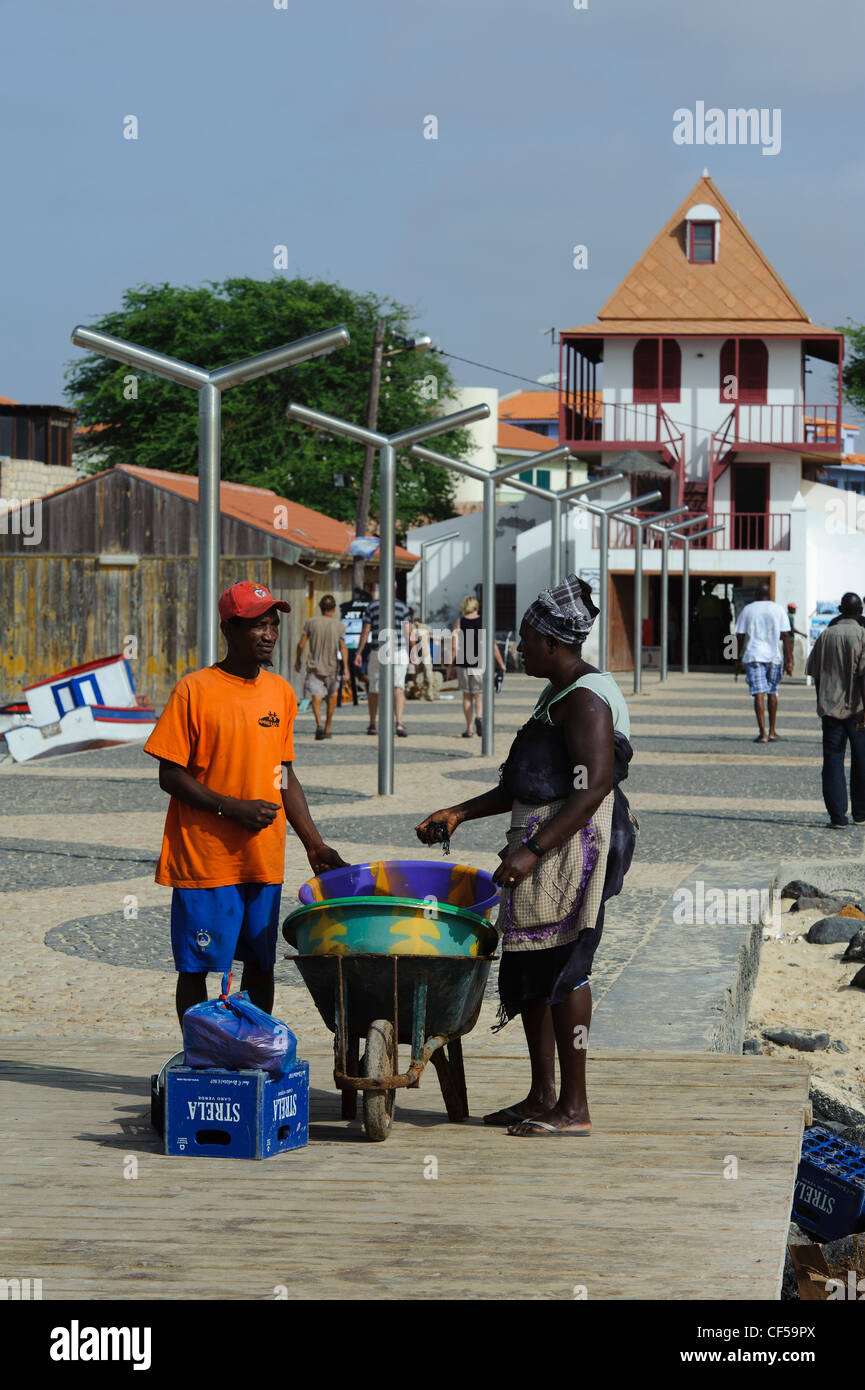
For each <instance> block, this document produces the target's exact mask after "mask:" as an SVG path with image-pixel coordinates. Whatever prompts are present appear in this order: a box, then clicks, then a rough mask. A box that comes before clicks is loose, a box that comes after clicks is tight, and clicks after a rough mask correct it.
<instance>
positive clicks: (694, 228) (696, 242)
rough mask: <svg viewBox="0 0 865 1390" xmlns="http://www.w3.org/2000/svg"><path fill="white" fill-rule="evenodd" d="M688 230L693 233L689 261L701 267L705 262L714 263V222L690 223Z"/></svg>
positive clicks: (689, 248)
mask: <svg viewBox="0 0 865 1390" xmlns="http://www.w3.org/2000/svg"><path fill="white" fill-rule="evenodd" d="M688 230H689V231H690V233H691V238H690V240H691V244H690V246H689V247H688V260H689V261H690V262H691V264H692V265H701V264H702V263H703V262H705V261H714V259H715V224H714V222H691V223H689V226H688Z"/></svg>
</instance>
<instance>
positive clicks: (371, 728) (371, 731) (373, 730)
mask: <svg viewBox="0 0 865 1390" xmlns="http://www.w3.org/2000/svg"><path fill="white" fill-rule="evenodd" d="M367 733H368V734H377V733H378V729H377V728H376V727H375V725H374V724H370V726H369V728H368V729H367Z"/></svg>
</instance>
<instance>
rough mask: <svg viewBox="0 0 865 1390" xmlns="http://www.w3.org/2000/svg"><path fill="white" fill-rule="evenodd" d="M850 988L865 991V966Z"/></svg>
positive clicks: (856, 975) (852, 981) (854, 977)
mask: <svg viewBox="0 0 865 1390" xmlns="http://www.w3.org/2000/svg"><path fill="white" fill-rule="evenodd" d="M850 986H851V988H852V989H865V965H863V966H862V969H861V970H859V971H858V972H857V973H856V974H855V975H854V976H853V979H852V980H851V981H850Z"/></svg>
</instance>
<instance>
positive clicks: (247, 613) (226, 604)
mask: <svg viewBox="0 0 865 1390" xmlns="http://www.w3.org/2000/svg"><path fill="white" fill-rule="evenodd" d="M269 608H281V609H282V611H283V613H290V612H291V605H290V604H288V603H284V602H283V600H282V599H281V598H274V597H273V594H272V593H271V592H270V590H269V589H268V588H266V586H265V585H264V584H256V583H254V582H253V580H251V579H241V581H240V583H239V584H232V586H231V588H230V589H226V591H225V593H224V594H223V595H222V597H221V598H220V600H219V616H220V618H222V619H223V621H224V620H225V619H226V618H260V617H261V615H262V613H266V612H267V611H268V609H269Z"/></svg>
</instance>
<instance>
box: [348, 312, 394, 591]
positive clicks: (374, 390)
mask: <svg viewBox="0 0 865 1390" xmlns="http://www.w3.org/2000/svg"><path fill="white" fill-rule="evenodd" d="M385 327H386V325H385V321H384V319H382V318H380V319H378V320H377V321H376V325H375V339H374V342H373V349H372V372H371V375H370V382H369V407H368V409H367V412H366V427H367V429H368V430H373V431H375V430H377V428H378V395H379V390H380V388H381V364H382V359H383V357H384V332H385ZM374 464H375V445H374V444H367V445H366V448H365V451H364V456H363V473H362V474H361V479H360V492H359V493H358V495H357V516H356V518H355V523H354V533H355V535H356V536H365V535H366V525H367V519H368V517H369V499H370V496H371V494H372V470H373V466H374ZM364 563H365V561H364V557H363V556H362V555H355V557H354V565H353V566H352V576H351V583H352V597H354V590H355V589H362V588H363V569H364Z"/></svg>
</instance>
